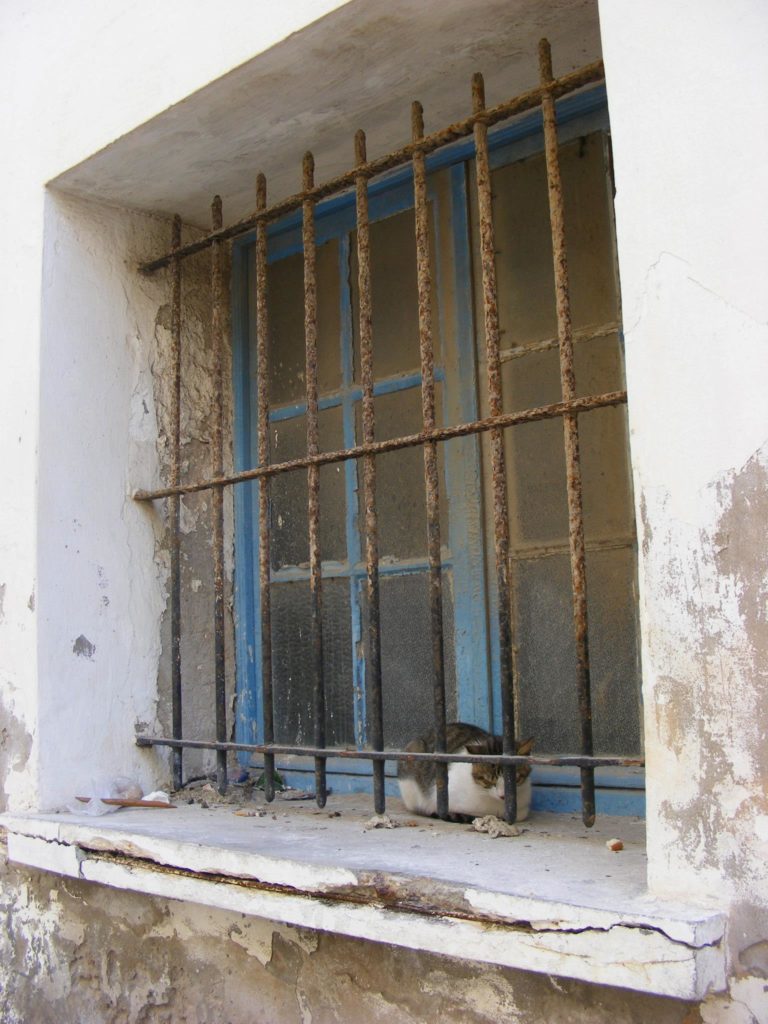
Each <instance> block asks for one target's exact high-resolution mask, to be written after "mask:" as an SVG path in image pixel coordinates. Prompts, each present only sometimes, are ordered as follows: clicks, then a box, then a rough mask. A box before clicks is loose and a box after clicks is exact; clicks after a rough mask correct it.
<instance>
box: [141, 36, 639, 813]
mask: <svg viewBox="0 0 768 1024" xmlns="http://www.w3.org/2000/svg"><path fill="white" fill-rule="evenodd" d="M547 52H548V48H547V47H546V45H545V47H544V50H543V51H542V53H543V57H542V75H543V78H542V81H543V82H544V83H545V85H544V87H543V90H542V92H541V93H540V92H539V91H538V90H533V91H532V92H531V93H529V94H524V95H523V96H522V97H519V98H518V99H517V100H513V101H509V103H507V104H502V105H501V106H499V107H496V108H493V109H490V110H489V109H487V108H486V107H485V101H484V96H483V89H482V79H481V78H480V77H479V76H476V79H475V82H474V86H473V88H474V98H475V113H474V115H473V117H471V118H469V119H467V121H465V122H463V123H462V124H461V125H459V126H452V127H451V128H449V129H446V130H445V131H444V132H437V133H435V134H434V135H432V136H429V137H425V136H424V134H423V124H422V123H421V114H420V108H419V107H418V104H415V105H414V115H413V117H414V120H413V127H414V135H413V143H412V144H411V146H409V147H406V148H405V149H404V150H401V151H399V153H397V154H394V155H390V156H388V157H384V158H381V159H380V160H378V161H376V160H374V161H372V162H368V161H367V159H366V157H365V151H364V145H365V144H364V136H362V137H361V135H360V134H359V135H358V137H357V138H356V145H357V147H358V160H357V168H356V169H355V170H354V171H352V172H349V173H348V174H346V175H342V176H341V177H340V178H339V179H337V180H336V181H334V182H332V183H330V184H328V185H325V186H317V187H316V186H315V182H314V168H313V162H312V159H311V156H309V155H308V156H307V158H305V163H304V189H303V192H302V193H301V195H299V196H297V197H293V198H292V199H289V200H286V201H285V202H284V203H283V204H278V206H277V207H273V208H271V209H267V206H266V194H265V185H264V183H263V182H262V184H261V185H260V190H259V206H258V209H257V213H256V215H255V216H254V217H253V218H250V219H249V220H247V221H244V222H240V223H239V224H236V225H233V226H231V227H230V228H227V229H224V228H222V227H221V221H220V207H217V206H216V204H214V233H213V234H212V235H210V236H208V238H206V239H202V240H199V241H196V242H193V243H191V244H188V245H186V246H183V247H182V246H180V245H179V242H178V239H177V241H176V244H175V249H174V250H173V251H172V252H171V253H169V254H168V255H167V256H165V257H161V258H160V259H159V260H156V261H154V262H153V263H151V264H148V265H147V268H146V269H153V268H155V267H157V266H161V265H163V264H165V263H171V264H172V266H174V267H175V268H176V272H175V274H174V282H175V284H174V309H177V307H178V294H179V290H178V286H177V285H178V271H179V267H180V264H181V262H182V259H183V258H184V257H186V256H187V255H190V254H191V253H193V252H196V251H199V250H200V249H202V248H205V247H210V248H211V250H212V253H213V264H212V265H213V276H212V282H213V285H212V288H213V310H214V312H213V323H214V337H215V347H216V350H217V351H219V352H220V350H221V336H222V330H221V320H222V316H223V312H222V301H223V288H222V273H221V266H220V255H221V250H222V243H223V242H224V241H225V240H226V239H227V238H230V237H231V238H235V239H236V241H235V245H234V250H233V295H234V306H233V309H234V314H235V317H234V319H235V325H236V327H235V331H234V357H235V360H234V362H235V366H234V370H235V376H234V384H235V408H236V424H235V451H236V471H235V473H234V475H232V476H229V477H227V476H225V475H224V474H223V469H222V467H223V460H222V458H221V455H220V450H221V443H222V442H221V436H222V429H221V427H220V426H219V427H218V428H217V429H216V430H215V434H216V436H215V437H214V438H213V441H214V445H213V448H214V458H215V459H216V458H217V456H216V452H217V451H218V452H219V456H218V462H217V463H216V462H215V463H214V464H215V465H218V466H219V467H220V468H219V469H217V470H215V471H214V477H213V479H212V480H207V481H201V482H198V483H196V484H192V485H180V484H179V481H178V466H177V467H176V470H175V471H174V473H173V474H172V475H173V476H174V479H173V480H172V482H171V487H169V488H166V489H164V490H162V491H155V492H151V493H148V492H147V493H144V494H142V495H141V497H144V498H151V497H161V496H169V497H171V500H172V521H176V522H177V524H178V496H179V495H180V494H181V493H184V492H185V491H190V490H204V489H209V490H211V491H212V493H213V508H214V548H215V553H216V554H217V559H218V561H217V564H218V569H217V573H218V579H219V580H220V579H221V578H222V564H223V553H222V548H221V544H222V542H221V538H222V528H221V516H222V500H221V496H222V493H223V488H224V487H225V486H228V485H231V484H237V485H238V486H237V487H236V488H235V493H236V497H235V504H236V534H237V536H236V558H237V567H236V586H237V620H238V629H237V634H238V635H237V649H238V657H237V668H238V674H239V697H238V708H237V716H236V723H237V726H236V741H237V742H235V743H232V742H229V741H228V736H227V732H226V709H225V707H224V672H223V646H224V640H223V626H220V625H218V624H217V629H216V636H217V659H216V684H217V685H216V708H217V715H216V731H217V738H216V741H207V742H206V741H202V742H194V741H186V740H183V739H182V737H181V733H180V724H178V723H175V726H174V733H175V735H174V737H173V738H172V739H170V740H169V739H165V738H160V739H151V740H150V739H149V738H147V739H146V740H142V739H140V742H148V743H158V744H163V743H167V744H168V745H171V746H173V747H175V748H176V749H177V759H176V770H177V778H179V779H180V750H181V749H182V748H183V747H184V746H185V745H186V746H192V745H198V746H213V747H215V748H216V749H217V750H218V752H219V754H218V759H219V778H220V784H222V785H225V784H226V753H227V750H228V749H239V750H240V751H241V752H242V753H243V755H244V756H247V755H249V754H250V753H251V752H252V751H253V749H254V748H262V749H260V750H259V753H263V754H264V758H265V767H266V769H267V770H266V772H265V775H266V777H267V779H268V780H271V778H272V767H273V765H274V757H275V755H278V756H279V757H281V758H282V757H284V756H287V758H288V759H287V760H286V764H285V765H284V767H285V768H287V769H288V770H291V771H295V772H299V773H301V772H303V771H307V770H308V769H310V768H311V767H312V762H314V770H315V782H316V787H317V795H318V800H319V802H321V803H322V802H324V793H325V786H326V772H328V771H330V772H331V773H332V774H333V775H334V780H335V781H334V784H335V785H336V786H337V788H345V787H346V788H349V787H352V788H354V787H355V786H357V785H360V784H365V783H366V779H365V778H364V777H365V776H367V775H370V774H371V764H372V765H373V770H372V774H373V778H374V792H375V802H376V806H377V808H380V807H381V808H383V801H384V783H385V779H384V765H385V763H386V762H387V761H394V760H396V759H397V758H398V757H402V756H405V755H404V754H403V753H402V748H403V747H404V745H405V744H406V743H407V742H408V741H409V740H410V739H411V738H413V736H414V735H416V734H419V733H421V732H424V731H426V729H427V728H429V727H430V725H431V724H432V723H433V722H437V723H438V729H439V723H440V722H441V721H442V722H443V723H444V722H445V720H446V719H448V720H450V719H452V718H462V719H469V720H471V721H474V722H477V723H479V724H481V725H483V726H485V727H487V728H489V729H493V730H494V731H501V732H503V734H504V741H505V748H504V749H505V752H506V753H505V755H504V757H505V759H506V760H505V774H506V777H507V779H508V780H510V782H509V785H508V787H507V790H508V796H507V799H508V806H507V815H508V817H509V816H510V815H511V816H513V815H514V806H513V805H514V786H513V785H512V784H511V779H512V778H513V774H512V773H513V763H514V755H513V753H512V752H513V750H514V748H513V746H512V742H513V739H512V738H513V736H514V735H518V736H520V735H521V734H526V735H527V734H531V735H533V736H534V739H535V743H536V748H537V754H536V763H537V764H539V765H549V766H551V767H554V768H557V769H562V768H564V767H565V768H568V767H569V766H578V769H579V772H580V781H581V790H582V792H581V800H582V807H583V814H584V818H585V821H587V822H588V823H589V822H590V821H591V820H593V818H594V792H593V785H594V782H593V771H594V767H595V766H612V767H613V766H625V765H628V764H639V763H640V762H639V759H638V755H639V753H640V747H641V738H640V730H639V713H638V703H639V692H638V691H639V687H638V671H637V660H638V659H637V643H636V630H635V620H634V597H633V594H634V536H633V533H632V515H631V500H630V483H629V472H628V455H627V439H626V427H625V421H624V413H623V408H621V407H622V405H623V403H624V401H625V398H626V396H625V392H624V391H623V369H622V355H621V341H620V323H619V310H618V299H617V287H616V270H615V259H614V252H613V231H612V211H611V196H610V187H609V144H608V134H607V122H606V112H605V97H604V94H603V93H602V91H601V90H600V89H592V90H590V91H588V92H585V93H578V94H576V95H574V96H571V97H570V98H569V99H567V100H564V101H563V102H562V104H561V107H560V121H561V124H565V125H566V129H565V132H561V134H560V137H559V155H558V138H557V136H556V135H555V127H554V99H555V98H556V97H560V96H563V95H566V94H568V93H571V92H574V90H576V89H578V88H579V87H581V86H583V85H585V84H590V83H593V82H595V81H596V80H597V79H599V77H600V74H601V69H600V66H599V65H592V66H589V67H588V68H585V69H582V70H581V71H579V72H574V73H572V75H570V76H566V77H565V78H564V79H561V80H558V81H555V80H554V79H552V77H551V72H549V71H548V70H547V66H548V57H547ZM540 102H541V103H542V109H543V123H544V132H543V135H542V130H541V122H542V115H541V114H533V115H529V116H527V117H525V118H522V119H519V120H517V121H514V122H512V123H507V125H506V126H502V127H500V128H498V129H497V130H496V131H495V132H493V133H492V135H491V143H490V145H489V144H488V142H487V137H488V136H487V132H488V127H489V126H493V125H496V124H497V123H500V122H503V121H504V120H505V119H508V118H509V115H510V114H517V113H520V112H527V111H530V110H532V109H534V108H536V107H537V106H538V105H539V103H540ZM470 133H474V140H475V143H474V144H473V143H472V142H470V141H467V138H466V137H467V136H468V135H470ZM543 140H546V142H547V147H546V152H547V159H546V161H545V159H544V157H543V156H542V153H541V150H542V145H543ZM454 142H455V144H452V143H454ZM475 145H476V146H477V154H476V153H475ZM489 153H490V156H489ZM561 174H562V191H563V192H564V193H565V206H566V207H567V208H568V210H569V211H570V216H569V218H568V229H567V230H568V235H567V239H566V235H565V228H564V219H563V200H562V192H561V184H560V179H561ZM351 185H355V187H356V192H352V191H350V186H351ZM326 197H330V198H326ZM282 214H285V215H284V216H282ZM267 224H269V229H267ZM364 224H365V225H366V228H365V232H363V225H364ZM494 224H495V242H494ZM254 225H256V233H255V237H254V233H253V232H251V234H248V232H249V230H250V229H251V228H252V227H253V226H254ZM358 231H359V232H360V237H361V239H362V242H361V246H360V248H359V249H358ZM267 235H268V237H267ZM414 239H417V240H418V241H417V242H416V244H414ZM553 251H554V252H555V253H556V254H557V258H556V260H555V263H556V270H555V271H554V272H553V269H552V253H553ZM566 251H567V252H568V253H569V254H570V261H571V292H572V298H571V299H569V295H568V280H567V272H566V270H565V263H566V258H565V253H566ZM478 252H479V253H481V257H480V258H478V255H477V254H478ZM368 255H370V277H369V278H368V279H367V280H364V277H365V275H364V274H363V273H362V272H361V273H360V276H359V283H358V265H357V260H358V259H360V260H361V264H362V263H363V261H364V260H365V265H366V266H367V257H368ZM358 288H359V294H358ZM368 298H370V299H372V302H373V320H372V335H370V334H369V333H368V331H367V330H364V327H367V325H368V320H367V318H366V317H365V316H364V314H363V306H364V305H365V300H367V299H368ZM555 298H557V313H556V314H555ZM180 315H181V314H180V311H177V313H176V331H177V333H178V320H179V318H180ZM571 318H573V324H571ZM483 320H484V323H483ZM267 323H268V326H267ZM572 326H573V328H575V333H574V334H572V329H571V328H572ZM574 341H575V345H574ZM219 360H220V356H219ZM486 362H487V363H488V365H487V366H486V365H485V364H486ZM219 365H220V363H219ZM265 366H268V367H269V370H268V371H266V372H262V369H261V368H263V367H265ZM218 376H219V379H220V373H219V375H218ZM574 378H577V379H576V380H575V379H574ZM486 379H487V382H488V384H487V387H486V386H485V384H484V381H486ZM219 409H220V410H221V399H219ZM374 409H375V424H376V425H375V428H374V426H373V421H374V413H373V411H372V410H374ZM583 412H589V417H584V419H589V425H588V426H585V427H584V428H583V429H582V430H581V438H580V437H579V427H578V426H577V424H578V422H579V420H580V419H582V417H581V416H580V414H581V413H583ZM214 419H215V420H218V421H219V422H220V419H221V417H220V416H215V417H214ZM561 424H563V426H564V427H565V431H564V439H565V440H563V434H562V433H561V431H562V429H563V428H562V427H561ZM509 427H513V428H514V429H511V430H510V429H506V428H509ZM580 441H581V448H582V454H583V457H581V458H580V455H579V443H580ZM422 462H423V464H422ZM374 466H375V467H376V474H377V486H376V489H375V501H374V500H373V498H372V497H371V495H372V493H373V492H372V491H371V489H370V488H369V487H368V485H367V484H365V483H364V480H363V477H364V476H365V474H366V473H368V472H369V471H370V472H373V469H372V467H374ZM566 479H567V481H568V484H567V486H566ZM425 481H426V484H427V486H426V507H425ZM582 484H583V492H584V497H583V505H582V495H581V492H582ZM173 502H176V506H175V508H174V507H173ZM366 504H367V506H368V508H367V510H366V509H364V505H366ZM376 506H377V525H376V527H375V528H374V526H373V525H372V520H371V521H369V517H370V516H372V515H373V513H372V512H371V511H370V510H371V509H372V508H374V507H376ZM374 518H376V517H375V516H374ZM217 522H218V526H217ZM427 522H428V523H429V527H428V530H425V525H426V524H427ZM177 530H178V526H177ZM427 535H428V536H427ZM494 535H495V540H494ZM428 538H429V539H428ZM366 547H367V551H366V553H365V557H364V548H366ZM587 563H588V566H587ZM587 568H588V571H589V574H590V576H591V578H592V579H593V581H596V584H597V585H596V586H593V587H592V588H591V589H590V591H589V606H587V593H588V592H587V589H586V575H587ZM172 575H174V578H175V579H176V585H177V588H178V573H176V574H174V572H173V569H172ZM371 598H373V599H374V600H375V601H376V603H377V605H378V607H376V606H375V605H371V606H370V607H369V602H370V600H371ZM216 601H217V605H216V614H217V623H219V622H221V621H223V597H222V593H221V586H220V585H219V586H217V596H216ZM369 611H370V621H369ZM588 619H591V623H592V628H591V630H588V627H587V624H588ZM366 623H368V630H366V627H365V624H366ZM574 625H575V629H574ZM175 628H176V634H175V635H176V636H178V627H175ZM590 636H591V639H592V648H593V659H592V665H591V666H590V658H589V643H588V641H589V638H590ZM379 643H380V657H377V656H376V652H375V647H376V646H377V645H378V644H379ZM219 654H221V657H219ZM378 666H380V670H379V668H378ZM590 681H591V682H592V690H593V695H592V696H593V699H592V700H590ZM174 682H175V691H174V692H177V691H178V694H180V673H178V672H177V673H176V676H175V680H174ZM179 699H180V697H179ZM177 703H178V702H177ZM579 749H580V753H579V754H577V755H575V756H574V757H570V758H569V757H568V756H565V757H564V756H563V755H564V752H569V753H571V752H573V751H576V750H579ZM423 756H429V755H423ZM437 756H438V759H439V757H440V756H441V755H440V753H439V748H438V755H437ZM442 756H443V757H444V758H445V755H444V754H443V755H442ZM302 757H303V759H302ZM307 758H309V760H307ZM510 758H511V760H510ZM538 781H539V782H540V783H541V784H542V786H545V785H546V784H549V785H550V786H552V784H553V783H554V788H555V789H557V788H558V784H559V783H561V782H563V781H567V779H563V778H562V773H561V774H560V775H558V774H555V775H554V776H553V774H552V772H551V771H550V772H548V771H546V770H545V771H543V772H540V773H539V779H538ZM611 781H612V782H613V783H615V784H617V785H623V786H627V783H628V782H629V785H630V786H631V785H632V784H633V782H636V780H634V779H631V778H630V779H629V780H628V779H627V778H626V777H625V776H621V775H616V776H614V778H613V779H612V780H611ZM268 785H271V782H270V781H268ZM510 790H511V791H512V795H511V796H510ZM554 795H555V797H556V798H557V799H560V800H561V801H562V793H556V794H554ZM612 809H614V810H615V809H617V808H615V807H614V808H612Z"/></svg>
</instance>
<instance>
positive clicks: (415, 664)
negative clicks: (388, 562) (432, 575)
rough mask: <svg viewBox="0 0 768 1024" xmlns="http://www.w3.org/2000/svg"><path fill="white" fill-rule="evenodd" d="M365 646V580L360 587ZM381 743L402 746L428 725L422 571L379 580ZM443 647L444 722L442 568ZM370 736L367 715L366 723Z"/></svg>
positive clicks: (448, 624)
mask: <svg viewBox="0 0 768 1024" xmlns="http://www.w3.org/2000/svg"><path fill="white" fill-rule="evenodd" d="M361 593H362V602H361V603H362V612H363V636H364V637H365V638H366V639H365V646H366V648H367V635H368V633H367V629H368V627H367V621H368V619H367V605H368V602H367V600H366V596H365V584H364V583H363V585H362V586H361ZM380 602H381V660H382V691H383V695H384V745H385V746H387V747H402V746H404V745H405V744H406V743H408V742H409V740H412V739H414V737H416V736H420V735H421V734H422V733H425V732H427V731H428V730H429V729H432V728H434V720H435V719H434V710H433V707H434V705H433V701H432V636H431V633H430V611H429V580H428V576H427V574H426V573H413V574H411V575H407V576H383V577H381V579H380ZM443 634H444V636H443V652H444V657H445V691H446V704H447V716H448V721H451V720H452V719H455V718H456V706H457V702H456V666H455V652H454V645H453V598H452V594H451V587H450V574H449V573H448V572H445V573H443ZM368 731H369V735H370V719H369V723H368Z"/></svg>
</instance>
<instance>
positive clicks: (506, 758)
mask: <svg viewBox="0 0 768 1024" xmlns="http://www.w3.org/2000/svg"><path fill="white" fill-rule="evenodd" d="M136 745H137V746H139V747H172V748H177V747H189V748H192V749H196V750H218V749H219V748H221V749H222V750H247V751H249V752H250V753H253V754H263V753H264V752H265V751H269V752H271V753H273V754H281V755H295V756H297V757H317V756H319V755H322V756H324V757H327V756H329V755H330V756H332V757H339V758H346V759H351V760H361V761H406V760H408V761H435V762H437V763H438V764H453V763H454V762H457V763H460V764H501V765H509V766H514V765H523V764H531V765H542V766H545V765H554V766H555V767H560V768H574V767H575V768H579V767H581V766H582V765H589V766H591V767H594V768H642V767H643V766H644V765H645V760H644V759H643V758H641V757H583V756H581V755H579V754H564V755H562V756H559V757H558V756H554V757H541V756H537V755H522V754H511V755H508V754H438V753H433V752H432V751H427V752H423V753H422V752H419V753H414V752H413V751H410V750H357V749H354V750H349V749H340V750H337V749H333V750H331V751H329V750H328V749H327V748H326V747H291V746H288V745H285V744H281V743H273V744H271V745H270V746H269V747H268V746H267V745H266V744H264V743H217V742H216V741H215V740H177V739H173V738H172V737H169V736H137V737H136Z"/></svg>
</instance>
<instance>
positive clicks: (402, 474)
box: [356, 384, 448, 558]
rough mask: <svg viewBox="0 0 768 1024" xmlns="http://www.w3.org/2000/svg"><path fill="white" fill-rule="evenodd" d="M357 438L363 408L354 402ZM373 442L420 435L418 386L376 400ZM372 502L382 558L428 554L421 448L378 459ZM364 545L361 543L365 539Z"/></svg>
mask: <svg viewBox="0 0 768 1024" xmlns="http://www.w3.org/2000/svg"><path fill="white" fill-rule="evenodd" d="M435 391H436V400H437V402H436V404H437V411H436V416H437V422H438V423H440V422H441V415H442V413H441V404H440V395H441V387H440V385H439V384H438V385H436V388H435ZM356 413H357V425H356V430H357V437H358V438H362V410H361V405H360V403H358V404H357V408H356ZM375 413H376V440H377V441H384V440H386V439H387V438H391V437H402V436H404V435H406V434H418V433H419V432H420V431H421V430H422V427H423V420H422V413H421V390H420V389H419V388H409V389H408V390H407V391H396V392H394V393H393V394H391V395H379V396H377V398H376V405H375ZM443 457H444V452H443V446H442V445H438V447H437V459H438V484H439V487H440V514H441V530H442V533H443V537H442V540H443V546H445V545H446V544H447V539H448V520H447V515H446V510H447V505H446V502H445V475H444V472H443ZM362 473H363V468H362V462H359V463H358V517H359V522H360V524H361V527H363V526H364V524H365V509H364V508H363V477H362ZM376 504H377V508H378V513H379V554H380V556H381V557H382V558H426V557H427V504H426V491H425V485H424V450H423V448H421V447H415V448H403V449H401V450H400V451H396V452H388V453H387V454H386V455H379V456H377V458H376ZM363 549H364V542H363Z"/></svg>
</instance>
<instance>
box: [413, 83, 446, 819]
mask: <svg viewBox="0 0 768 1024" xmlns="http://www.w3.org/2000/svg"><path fill="white" fill-rule="evenodd" d="M423 138H424V111H423V109H422V106H421V104H420V103H419V102H418V100H416V101H415V102H414V103H413V105H412V107H411V141H412V142H413V143H414V144H416V143H418V142H419V141H420V140H422V139H423ZM413 202H414V215H415V221H416V283H417V288H418V296H419V351H420V358H421V414H422V421H423V423H424V430H425V431H430V430H434V429H435V427H436V425H437V424H436V421H435V353H434V344H433V340H432V268H431V264H430V251H429V208H428V206H427V171H426V160H425V157H424V153H423V151H422V150H420V149H418V148H417V149H415V150H414V153H413ZM424 485H425V489H426V498H427V552H428V556H429V615H430V632H431V637H432V701H433V708H434V726H435V750H436V751H437V752H438V753H444V752H445V748H446V728H445V726H446V722H445V663H444V660H443V583H442V563H441V557H440V489H439V482H438V475H437V442H436V441H427V442H425V444H424ZM435 796H436V809H437V814H438V816H439V817H441V818H447V817H448V768H447V767H446V766H445V765H442V764H439V765H438V766H437V769H436V771H435Z"/></svg>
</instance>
